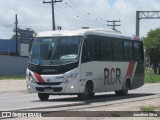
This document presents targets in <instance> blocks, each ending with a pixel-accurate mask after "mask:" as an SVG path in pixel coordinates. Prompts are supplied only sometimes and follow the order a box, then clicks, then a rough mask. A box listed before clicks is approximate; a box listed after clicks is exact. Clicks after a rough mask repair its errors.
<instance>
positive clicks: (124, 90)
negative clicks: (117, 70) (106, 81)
mask: <svg viewBox="0 0 160 120" xmlns="http://www.w3.org/2000/svg"><path fill="white" fill-rule="evenodd" d="M128 89H129V84H128V82H127V81H126V82H125V88H124V89H123V90H119V91H115V94H116V95H117V96H125V95H127V94H128Z"/></svg>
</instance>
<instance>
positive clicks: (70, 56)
mask: <svg viewBox="0 0 160 120" xmlns="http://www.w3.org/2000/svg"><path fill="white" fill-rule="evenodd" d="M81 39H82V37H81V36H67V37H48V38H35V40H34V42H33V45H32V48H31V52H30V57H29V62H31V63H33V64H36V65H63V64H69V63H72V62H76V61H77V60H78V57H79V51H80V43H81Z"/></svg>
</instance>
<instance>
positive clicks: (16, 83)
mask: <svg viewBox="0 0 160 120" xmlns="http://www.w3.org/2000/svg"><path fill="white" fill-rule="evenodd" d="M8 92H9V93H10V92H27V91H26V81H25V80H0V94H3V93H8ZM143 106H159V107H160V97H157V98H153V99H148V100H141V101H135V102H127V103H120V104H114V105H107V106H101V107H94V108H83V109H77V110H74V111H141V108H142V107H143ZM157 111H160V109H159V108H158V109H157ZM15 119H16V120H26V119H27V120H108V119H109V120H139V119H140V120H160V117H52V118H49V117H48V118H23V119H22V118H15ZM15 119H11V120H15ZM7 120H9V119H7Z"/></svg>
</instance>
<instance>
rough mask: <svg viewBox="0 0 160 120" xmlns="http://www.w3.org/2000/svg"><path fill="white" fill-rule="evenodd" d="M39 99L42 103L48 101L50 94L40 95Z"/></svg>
mask: <svg viewBox="0 0 160 120" xmlns="http://www.w3.org/2000/svg"><path fill="white" fill-rule="evenodd" d="M38 97H39V99H40V100H41V101H47V100H48V98H49V94H46V93H38Z"/></svg>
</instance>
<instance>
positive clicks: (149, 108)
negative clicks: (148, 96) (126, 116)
mask: <svg viewBox="0 0 160 120" xmlns="http://www.w3.org/2000/svg"><path fill="white" fill-rule="evenodd" d="M155 110H160V106H143V107H141V111H143V112H149V111H155Z"/></svg>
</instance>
